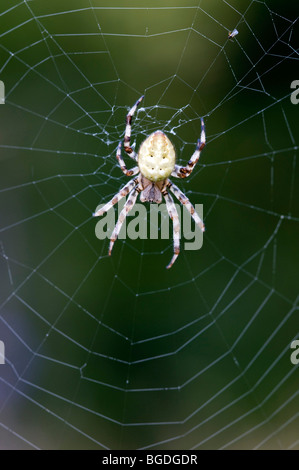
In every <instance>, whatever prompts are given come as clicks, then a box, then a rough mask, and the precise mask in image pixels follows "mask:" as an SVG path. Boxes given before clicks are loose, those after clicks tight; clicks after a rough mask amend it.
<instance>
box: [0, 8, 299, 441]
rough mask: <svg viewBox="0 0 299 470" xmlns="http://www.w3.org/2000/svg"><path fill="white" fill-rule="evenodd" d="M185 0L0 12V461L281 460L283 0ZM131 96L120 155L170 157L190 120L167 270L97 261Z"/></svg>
mask: <svg viewBox="0 0 299 470" xmlns="http://www.w3.org/2000/svg"><path fill="white" fill-rule="evenodd" d="M185 3H186V2H183V1H181V0H180V1H179V0H172V1H170V0H167V1H165V2H163V7H161V2H158V1H151V2H148V1H147V2H146V1H145V0H139V1H138V2H137V1H135V2H134V1H132V2H130V3H128V2H126V5H124V2H121V1H116V0H113V1H110V2H108V1H107V2H103V1H95V0H90V1H88V0H80V1H78V0H76V1H72V3H71V6H70V2H68V1H64V0H63V1H61V0H60V1H58V0H57V1H51V2H46V1H30V2H23V3H21V4H20V3H18V2H11V1H8V0H5V1H4V0H2V2H1V7H0V9H1V11H0V13H1V17H2V20H3V21H1V24H0V54H1V74H0V79H1V80H2V81H3V82H4V84H5V90H6V104H5V105H4V106H1V107H0V119H1V133H0V181H1V192H0V201H1V229H0V242H1V244H0V254H1V257H0V272H1V292H0V295H1V311H0V314H1V321H0V340H3V341H4V342H5V347H6V350H5V353H6V364H5V365H1V366H0V410H1V415H0V421H1V423H0V424H1V426H0V448H2V449H7V448H13V449H31V448H42V449H48V448H50V449H54V448H55V449H56V448H62V449H65V448H84V449H91V448H94V449H102V448H112V449H116V448H117V449H119V448H133V449H134V448H144V447H147V448H155V449H157V448H158V449H159V448H160V449H163V448H164V449H187V448H193V447H194V448H205V449H208V448H213V449H215V448H222V447H225V448H233V449H237V448H250V449H251V448H255V447H257V448H288V447H292V448H296V447H297V448H298V369H297V368H296V367H295V366H294V365H292V364H291V362H290V343H291V341H292V340H293V339H294V338H295V337H296V336H298V308H297V297H298V261H299V255H298V239H299V224H298V221H299V207H298V196H299V194H298V162H297V153H298V150H297V145H298V144H297V142H298V108H297V107H296V106H295V105H293V104H291V101H290V92H291V89H290V84H291V82H292V81H293V80H296V79H298V78H299V77H298V62H297V60H298V59H297V56H296V53H295V51H296V48H297V45H298V29H296V28H298V26H297V25H296V22H295V20H296V15H297V13H296V2H288V3H286V2H284V3H282V2H277V1H276V2H273V1H271V2H255V1H244V2H238V1H236V0H230V1H229V2H223V1H219V0H218V1H216V0H212V1H211V0H209V1H207V0H202V1H199V2H198V1H194V0H190V2H188V6H187V5H186V4H185ZM235 27H237V29H238V31H239V34H238V36H236V38H235V39H234V40H232V41H229V40H228V31H230V30H232V29H233V28H235ZM296 59H297V60H296ZM142 94H144V95H145V99H144V102H143V103H142V105H141V109H140V111H139V112H138V114H137V115H136V117H135V119H134V121H133V131H132V134H133V141H134V142H135V141H136V148H138V146H139V145H140V143H141V142H142V140H143V139H144V138H145V137H146V136H147V135H148V134H149V133H150V132H153V131H154V130H156V129H158V128H160V129H163V130H164V131H165V132H166V133H167V135H169V136H170V138H171V140H172V141H173V143H174V144H175V146H176V149H177V153H178V161H179V162H185V161H187V159H188V158H189V157H190V155H191V154H192V152H193V150H194V145H195V142H196V141H197V138H198V137H199V134H200V118H201V117H202V116H203V117H204V119H205V123H206V132H207V146H206V148H205V149H204V151H203V153H202V156H201V160H200V162H199V164H198V165H197V167H196V168H195V170H194V172H193V174H192V176H191V177H190V178H189V179H187V180H184V181H179V182H178V185H179V186H180V188H181V189H182V190H183V191H184V192H185V193H186V194H187V195H188V197H190V199H191V201H192V202H193V203H202V204H203V208H204V219H205V224H206V227H207V231H206V233H205V235H204V243H203V247H202V249H201V250H199V251H184V250H182V252H181V254H180V256H179V258H178V260H177V262H176V263H175V265H174V266H173V268H172V269H171V270H169V271H166V270H165V266H166V265H167V263H168V262H169V260H170V258H171V255H172V242H171V239H170V240H169V241H168V240H119V241H117V243H116V244H115V247H114V250H113V256H112V257H111V258H110V257H108V256H107V251H108V241H107V240H104V241H100V240H98V239H97V238H96V236H95V225H96V222H97V220H95V219H94V218H93V217H92V213H93V212H94V210H95V208H96V207H97V205H98V204H100V203H104V202H106V201H108V200H109V198H111V197H112V195H113V194H115V193H116V192H117V191H118V190H119V188H120V187H121V186H123V185H124V184H125V183H126V182H127V179H126V177H125V176H124V175H123V174H122V173H121V171H120V169H119V168H118V167H117V165H116V158H115V150H116V146H117V144H118V141H119V139H121V138H122V137H123V133H124V128H125V116H126V113H127V111H128V109H129V107H130V106H132V105H133V104H134V102H135V101H136V100H137V99H138V98H139V96H141V95H142ZM126 161H127V163H128V165H130V162H129V161H128V158H126ZM182 246H183V243H182ZM296 420H297V425H296Z"/></svg>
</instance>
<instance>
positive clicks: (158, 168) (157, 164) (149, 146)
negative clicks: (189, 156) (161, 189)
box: [138, 131, 175, 182]
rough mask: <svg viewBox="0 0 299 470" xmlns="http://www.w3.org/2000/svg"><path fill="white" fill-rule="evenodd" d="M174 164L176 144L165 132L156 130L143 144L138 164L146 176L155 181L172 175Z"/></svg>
mask: <svg viewBox="0 0 299 470" xmlns="http://www.w3.org/2000/svg"><path fill="white" fill-rule="evenodd" d="M174 165H175V150H174V146H173V145H172V143H171V142H170V140H169V139H168V137H167V136H166V135H165V134H164V132H162V131H156V132H154V133H153V134H151V135H150V136H149V137H148V138H147V139H145V141H144V142H143V143H142V144H141V146H140V149H139V152H138V166H139V169H140V172H141V173H142V175H143V176H145V178H147V179H149V180H150V181H153V182H157V181H162V180H165V179H166V178H168V177H169V176H170V175H171V173H172V171H173V170H174Z"/></svg>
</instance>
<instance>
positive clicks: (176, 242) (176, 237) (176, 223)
mask: <svg viewBox="0 0 299 470" xmlns="http://www.w3.org/2000/svg"><path fill="white" fill-rule="evenodd" d="M163 196H164V198H165V201H166V207H167V211H168V214H169V217H170V218H171V220H172V223H173V251H174V255H173V257H172V259H171V261H170V263H169V265H168V266H166V269H169V268H171V266H172V265H173V263H174V262H175V260H176V259H177V257H178V256H179V253H180V220H179V215H178V212H177V210H176V207H175V205H174V202H173V199H172V197H171V196H170V194H168V193H164V194H163Z"/></svg>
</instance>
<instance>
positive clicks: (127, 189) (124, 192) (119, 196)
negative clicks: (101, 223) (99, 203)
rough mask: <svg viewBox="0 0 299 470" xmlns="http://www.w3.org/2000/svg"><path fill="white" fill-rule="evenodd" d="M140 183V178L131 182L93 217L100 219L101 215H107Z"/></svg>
mask: <svg viewBox="0 0 299 470" xmlns="http://www.w3.org/2000/svg"><path fill="white" fill-rule="evenodd" d="M137 183H138V178H134V179H132V180H131V181H129V182H128V183H127V184H126V185H125V186H123V188H121V190H120V191H119V192H118V193H117V194H115V196H113V198H112V199H111V200H110V201H109V202H107V204H105V205H104V206H103V207H102V208H101V209H99V210H98V211H97V212H95V213H94V214H93V215H94V217H98V216H100V215H103V214H105V212H108V211H109V209H111V207H113V206H114V205H115V204H116V203H117V202H118V201H120V200H121V199H122V198H123V197H125V196H126V195H127V194H129V192H130V191H132V189H133V188H134V186H136V184H137Z"/></svg>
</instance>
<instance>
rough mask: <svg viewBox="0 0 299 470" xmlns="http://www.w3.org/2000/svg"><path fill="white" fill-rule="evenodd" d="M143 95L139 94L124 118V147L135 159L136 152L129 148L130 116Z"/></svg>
mask: <svg viewBox="0 0 299 470" xmlns="http://www.w3.org/2000/svg"><path fill="white" fill-rule="evenodd" d="M143 98H144V96H141V97H140V98H139V100H137V101H136V103H135V104H134V106H133V107H132V108H131V109H130V111H129V112H128V114H127V119H126V131H125V137H124V149H125V151H126V152H127V154H128V155H129V156H130V157H131V158H133V159H134V160H136V153H135V152H134V150H133V149H132V148H131V146H130V144H131V122H132V117H133V114H134V113H135V111H136V109H137V106H138V105H139V104H140V103H141V101H142V100H143Z"/></svg>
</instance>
